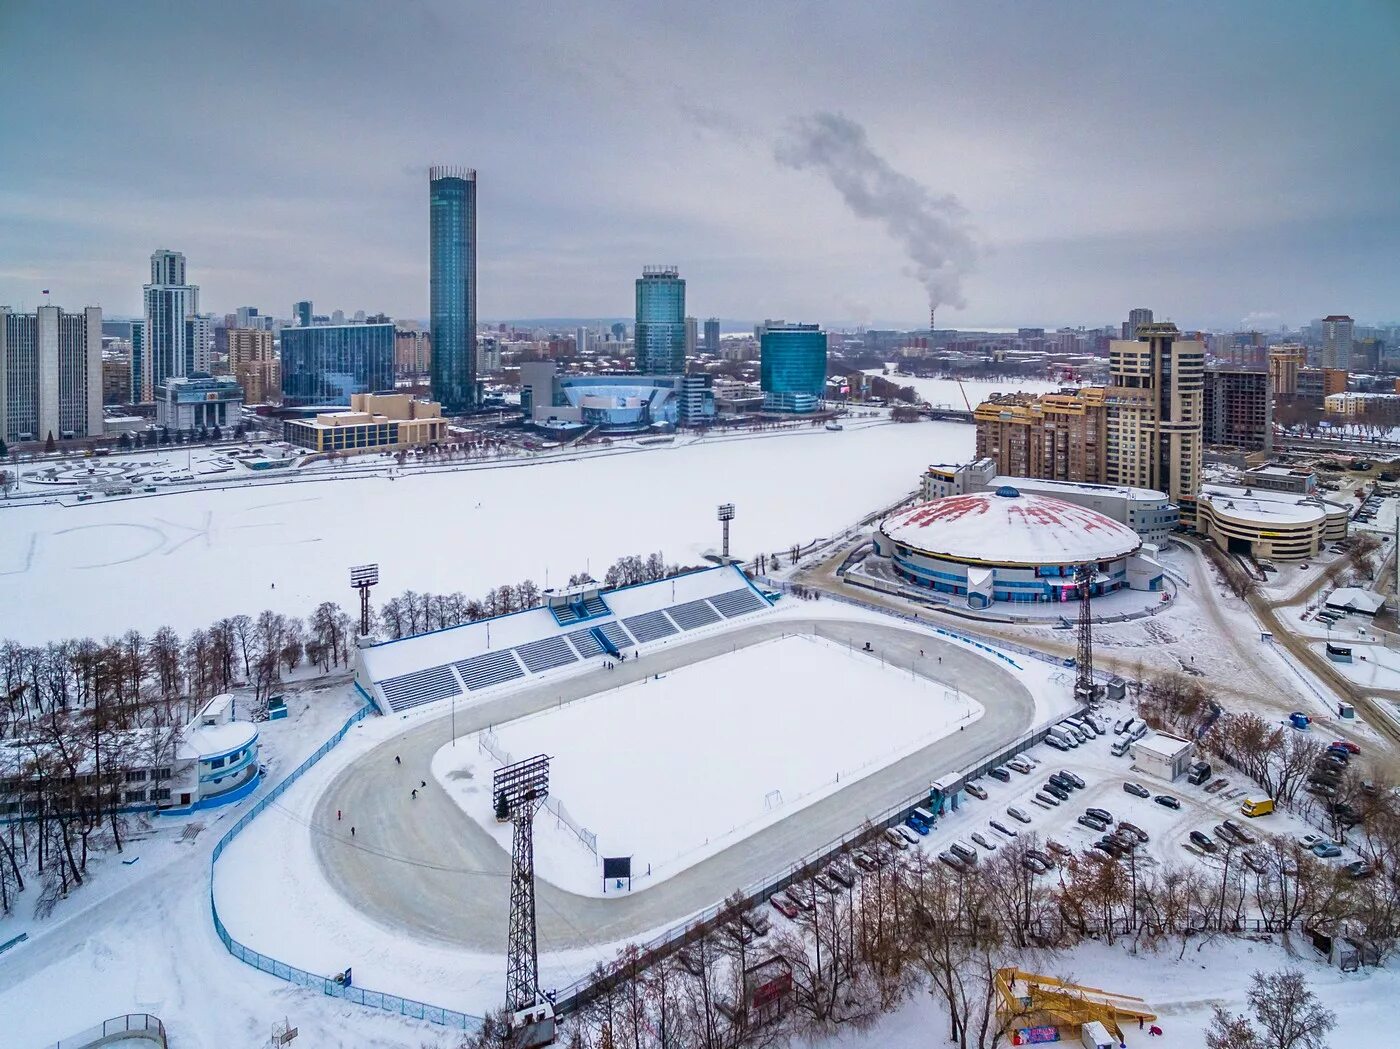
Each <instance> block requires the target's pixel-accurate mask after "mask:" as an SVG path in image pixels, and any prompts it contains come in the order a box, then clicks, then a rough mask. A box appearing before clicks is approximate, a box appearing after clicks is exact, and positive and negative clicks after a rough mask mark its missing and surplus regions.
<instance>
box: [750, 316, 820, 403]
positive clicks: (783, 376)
mask: <svg viewBox="0 0 1400 1049" xmlns="http://www.w3.org/2000/svg"><path fill="white" fill-rule="evenodd" d="M760 354H761V357H760V361H759V383H760V385H761V386H762V387H763V407H764V408H765V409H766V410H767V411H776V412H814V411H816V410H817V409H818V408H819V407H821V399H822V395H823V393H825V391H826V332H824V331H822V330H821V326H820V325H816V324H784V323H781V322H779V323H770V324H768V325H766V326H765V328H764V331H763V342H762V344H761V348H760Z"/></svg>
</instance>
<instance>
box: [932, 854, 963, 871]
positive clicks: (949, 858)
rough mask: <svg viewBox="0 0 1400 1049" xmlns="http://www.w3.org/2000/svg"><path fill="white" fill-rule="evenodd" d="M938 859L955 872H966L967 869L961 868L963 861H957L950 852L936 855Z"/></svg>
mask: <svg viewBox="0 0 1400 1049" xmlns="http://www.w3.org/2000/svg"><path fill="white" fill-rule="evenodd" d="M938 858H939V859H940V860H942V861H943V862H944V863H946V864H947V865H948V866H950V867H952V868H953V870H955V871H960V872H961V871H966V870H967V868H966V867H965V866H963V861H962V860H960V859H958V858H957V857H956V856H954V855H953V854H952V853H951V852H940V853H939V854H938Z"/></svg>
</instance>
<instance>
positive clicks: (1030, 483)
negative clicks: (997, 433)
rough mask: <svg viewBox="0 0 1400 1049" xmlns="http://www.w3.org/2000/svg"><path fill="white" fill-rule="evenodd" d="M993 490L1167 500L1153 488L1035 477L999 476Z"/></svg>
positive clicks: (992, 483) (992, 482) (1164, 494)
mask: <svg viewBox="0 0 1400 1049" xmlns="http://www.w3.org/2000/svg"><path fill="white" fill-rule="evenodd" d="M988 483H989V484H990V485H991V486H992V487H993V488H1001V487H1004V486H1006V485H1010V486H1011V487H1013V488H1019V489H1021V490H1022V491H1025V492H1048V493H1049V494H1051V495H1054V494H1055V493H1056V492H1097V493H1099V494H1100V495H1116V496H1121V497H1122V498H1124V499H1142V500H1149V501H1150V500H1161V501H1163V502H1165V501H1166V499H1167V493H1166V492H1159V491H1157V490H1155V489H1153V488H1134V487H1132V485H1126V484H1090V483H1089V482H1087V481H1044V480H1040V479H1039V478H1034V477H1010V476H1004V475H1001V474H998V475H997V476H996V477H993V478H992V479H991V481H989V482H988Z"/></svg>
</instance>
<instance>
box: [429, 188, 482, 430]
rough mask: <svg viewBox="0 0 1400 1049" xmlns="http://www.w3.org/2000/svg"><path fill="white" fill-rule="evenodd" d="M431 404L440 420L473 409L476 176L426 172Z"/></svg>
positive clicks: (474, 394)
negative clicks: (439, 405) (439, 412)
mask: <svg viewBox="0 0 1400 1049" xmlns="http://www.w3.org/2000/svg"><path fill="white" fill-rule="evenodd" d="M428 215H429V226H430V230H429V252H430V254H429V261H428V268H429V280H430V282H431V287H430V296H429V298H430V302H429V314H430V318H431V322H432V345H433V356H432V361H431V365H430V370H429V374H430V376H431V381H432V390H433V400H435V401H440V402H441V403H442V413H443V415H458V414H461V413H462V412H466V411H470V410H471V409H472V408H473V407H475V405H476V172H475V171H474V170H472V169H471V168H456V167H431V168H429V169H428Z"/></svg>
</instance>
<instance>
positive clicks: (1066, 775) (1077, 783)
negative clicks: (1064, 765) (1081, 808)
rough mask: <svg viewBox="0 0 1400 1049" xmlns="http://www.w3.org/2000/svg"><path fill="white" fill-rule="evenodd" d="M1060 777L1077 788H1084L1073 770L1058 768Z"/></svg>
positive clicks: (1082, 782)
mask: <svg viewBox="0 0 1400 1049" xmlns="http://www.w3.org/2000/svg"><path fill="white" fill-rule="evenodd" d="M1060 778H1062V779H1067V780H1069V781H1070V783H1071V784H1072V785H1073V786H1074V787H1075V788H1076V789H1078V790H1083V789H1084V781H1083V780H1082V779H1080V778H1079V777H1078V776H1076V775H1075V774H1074V773H1073V772H1068V771H1066V770H1065V769H1060Z"/></svg>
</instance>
